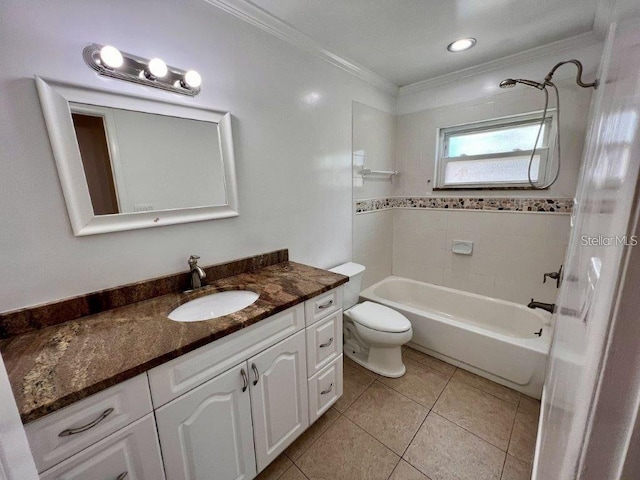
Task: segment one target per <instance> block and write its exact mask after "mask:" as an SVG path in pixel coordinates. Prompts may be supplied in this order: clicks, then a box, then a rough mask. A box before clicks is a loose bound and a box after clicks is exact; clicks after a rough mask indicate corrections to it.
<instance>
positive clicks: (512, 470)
mask: <svg viewBox="0 0 640 480" xmlns="http://www.w3.org/2000/svg"><path fill="white" fill-rule="evenodd" d="M501 480H531V465H530V464H528V463H525V462H523V461H521V460H518V459H517V458H516V457H513V456H511V455H507V460H506V461H505V462H504V470H503V471H502V479H501Z"/></svg>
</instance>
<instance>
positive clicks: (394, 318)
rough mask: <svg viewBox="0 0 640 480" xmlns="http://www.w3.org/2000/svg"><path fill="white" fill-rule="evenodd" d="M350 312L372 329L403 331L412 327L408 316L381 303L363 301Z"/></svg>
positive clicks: (353, 317) (354, 319)
mask: <svg viewBox="0 0 640 480" xmlns="http://www.w3.org/2000/svg"><path fill="white" fill-rule="evenodd" d="M348 313H349V317H351V319H352V320H353V321H354V322H356V323H358V324H360V325H362V326H364V327H367V328H371V329H372V330H378V331H380V332H389V333H401V332H406V331H407V330H409V329H411V322H409V319H408V318H407V317H405V316H404V315H402V314H401V313H400V312H396V311H395V310H393V309H392V308H389V307H385V306H384V305H380V304H379V303H373V302H363V303H360V304H358V305H356V306H355V307H353V308H350V309H349V311H348Z"/></svg>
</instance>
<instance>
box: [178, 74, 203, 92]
mask: <svg viewBox="0 0 640 480" xmlns="http://www.w3.org/2000/svg"><path fill="white" fill-rule="evenodd" d="M180 84H181V85H182V86H183V87H184V88H200V85H201V84H202V77H201V76H200V74H199V73H198V72H196V71H195V70H189V71H188V72H187V73H185V74H184V78H183V79H182V80H180Z"/></svg>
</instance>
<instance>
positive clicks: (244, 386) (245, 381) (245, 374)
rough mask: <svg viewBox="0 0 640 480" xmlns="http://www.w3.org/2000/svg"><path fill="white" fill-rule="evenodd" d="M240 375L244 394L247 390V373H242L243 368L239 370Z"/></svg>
mask: <svg viewBox="0 0 640 480" xmlns="http://www.w3.org/2000/svg"><path fill="white" fill-rule="evenodd" d="M240 375H242V391H243V392H246V391H247V388H249V377H248V376H247V372H245V371H244V368H243V369H242V370H240Z"/></svg>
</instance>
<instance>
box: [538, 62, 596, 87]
mask: <svg viewBox="0 0 640 480" xmlns="http://www.w3.org/2000/svg"><path fill="white" fill-rule="evenodd" d="M566 63H573V64H574V65H575V66H576V67H577V68H578V73H577V74H576V83H577V84H578V85H579V86H581V87H582V88H590V87H593V88H598V79H597V78H596V79H595V81H594V82H593V83H584V82H583V81H582V63H581V62H580V61H579V60H575V59H573V60H566V61H564V62H560V63H558V64H556V65H555V66H554V67H553V68H552V69H551V71H550V72H549V73H548V74H547V76H546V77H544V83H545V84H550V83H551V77H553V74H554V73H556V70H557V69H558V68H559V67H561V66H562V65H564V64H566Z"/></svg>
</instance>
